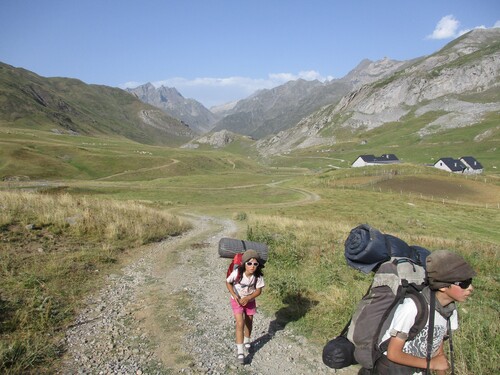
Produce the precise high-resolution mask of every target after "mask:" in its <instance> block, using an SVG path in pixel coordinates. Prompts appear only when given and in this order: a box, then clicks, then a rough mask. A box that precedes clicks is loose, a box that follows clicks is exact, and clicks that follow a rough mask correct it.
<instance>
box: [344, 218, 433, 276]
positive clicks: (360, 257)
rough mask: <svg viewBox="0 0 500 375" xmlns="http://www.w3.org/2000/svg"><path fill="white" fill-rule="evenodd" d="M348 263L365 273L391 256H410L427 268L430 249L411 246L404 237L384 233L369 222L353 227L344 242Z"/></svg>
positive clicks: (374, 268)
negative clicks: (426, 263) (426, 262)
mask: <svg viewBox="0 0 500 375" xmlns="http://www.w3.org/2000/svg"><path fill="white" fill-rule="evenodd" d="M344 248H345V258H346V260H347V264H348V265H349V266H351V267H353V268H354V269H357V270H359V271H361V272H364V273H370V272H372V271H376V269H377V267H378V266H379V265H380V264H381V263H383V262H386V261H388V260H389V259H391V257H405V258H410V259H411V260H413V261H414V262H415V263H417V264H420V265H421V266H423V267H424V268H425V259H426V258H427V256H428V255H429V254H430V251H429V250H427V249H425V248H423V247H421V246H414V245H412V246H409V245H408V244H407V243H406V242H405V241H403V240H402V239H400V238H398V237H395V236H392V235H390V234H383V233H381V232H380V231H379V230H378V229H375V228H373V227H372V226H370V225H368V224H361V225H359V226H357V227H356V228H354V229H352V230H351V232H350V233H349V236H348V237H347V239H346V240H345V243H344Z"/></svg>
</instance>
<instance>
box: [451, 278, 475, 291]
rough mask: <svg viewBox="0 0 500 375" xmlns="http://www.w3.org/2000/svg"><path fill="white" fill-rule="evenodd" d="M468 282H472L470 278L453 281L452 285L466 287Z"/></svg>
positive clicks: (468, 284)
mask: <svg viewBox="0 0 500 375" xmlns="http://www.w3.org/2000/svg"><path fill="white" fill-rule="evenodd" d="M470 284H472V279H467V280H464V281H455V282H454V283H453V285H458V286H459V287H460V288H462V289H467V288H468V287H469V286H470Z"/></svg>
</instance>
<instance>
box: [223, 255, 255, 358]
mask: <svg viewBox="0 0 500 375" xmlns="http://www.w3.org/2000/svg"><path fill="white" fill-rule="evenodd" d="M242 262H243V266H242V267H238V268H237V269H236V270H234V271H233V272H232V273H231V274H230V275H229V277H228V278H227V279H226V286H227V289H228V290H229V293H231V307H232V309H233V314H234V317H235V319H236V349H237V358H238V362H239V363H241V364H244V363H245V353H244V348H246V349H247V350H248V349H250V347H251V344H250V335H251V334H252V325H253V316H254V314H255V313H256V303H255V298H257V297H258V296H260V294H261V292H262V288H263V287H264V277H263V276H264V275H263V274H262V268H263V267H264V265H263V264H262V261H261V259H260V256H259V254H258V253H257V251H255V250H247V251H245V252H244V253H243V257H242Z"/></svg>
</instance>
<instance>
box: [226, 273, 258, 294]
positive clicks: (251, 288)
mask: <svg viewBox="0 0 500 375" xmlns="http://www.w3.org/2000/svg"><path fill="white" fill-rule="evenodd" d="M237 277H238V270H234V271H233V272H231V274H230V275H229V277H228V278H227V279H226V281H227V282H228V283H231V284H233V286H234V290H235V292H236V294H238V295H239V296H240V297H245V296H249V295H250V294H252V293H253V292H255V290H256V289H259V288H263V287H264V285H265V284H264V277H262V276H260V277H258V278H257V282H256V283H255V276H254V275H251V276H250V277H248V276H246V275H245V272H243V275H242V277H241V280H240V282H239V283H235V282H234V281H235V280H236V278H237ZM254 284H255V285H254ZM231 298H232V297H231Z"/></svg>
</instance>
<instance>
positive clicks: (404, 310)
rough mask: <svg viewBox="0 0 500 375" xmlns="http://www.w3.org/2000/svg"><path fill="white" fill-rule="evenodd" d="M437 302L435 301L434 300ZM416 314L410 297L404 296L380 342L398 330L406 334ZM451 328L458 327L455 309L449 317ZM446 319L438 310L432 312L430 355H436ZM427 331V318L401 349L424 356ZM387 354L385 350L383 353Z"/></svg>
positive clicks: (445, 330) (444, 333)
mask: <svg viewBox="0 0 500 375" xmlns="http://www.w3.org/2000/svg"><path fill="white" fill-rule="evenodd" d="M436 303H437V301H436ZM416 316H417V306H416V305H415V302H414V301H413V300H412V299H411V298H405V300H404V302H403V303H402V304H401V305H399V306H398V308H397V309H396V312H395V314H394V318H393V319H392V322H391V325H390V326H389V329H388V330H387V331H386V332H385V334H384V336H383V337H382V342H384V341H385V340H387V339H389V338H390V337H391V336H396V334H398V332H401V333H404V334H408V332H410V328H411V327H412V326H413V324H414V323H415V318H416ZM450 325H451V329H452V330H453V331H454V330H456V329H457V328H458V315H457V310H454V311H453V313H452V315H451V317H450ZM447 329H448V327H447V321H446V319H445V318H443V316H442V315H441V314H440V313H439V312H437V311H436V312H435V313H434V336H433V344H432V356H433V357H434V356H435V355H436V352H437V350H438V349H439V345H441V342H442V341H443V339H444V336H445V335H446V333H447ZM428 331H429V319H427V323H426V325H425V327H424V329H422V330H421V331H420V332H419V333H418V334H417V336H416V337H415V338H414V339H413V340H407V341H406V343H405V345H404V347H403V351H404V352H405V353H408V354H411V355H414V356H416V357H420V358H425V357H426V355H427V333H428ZM385 354H387V352H386V353H385Z"/></svg>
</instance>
